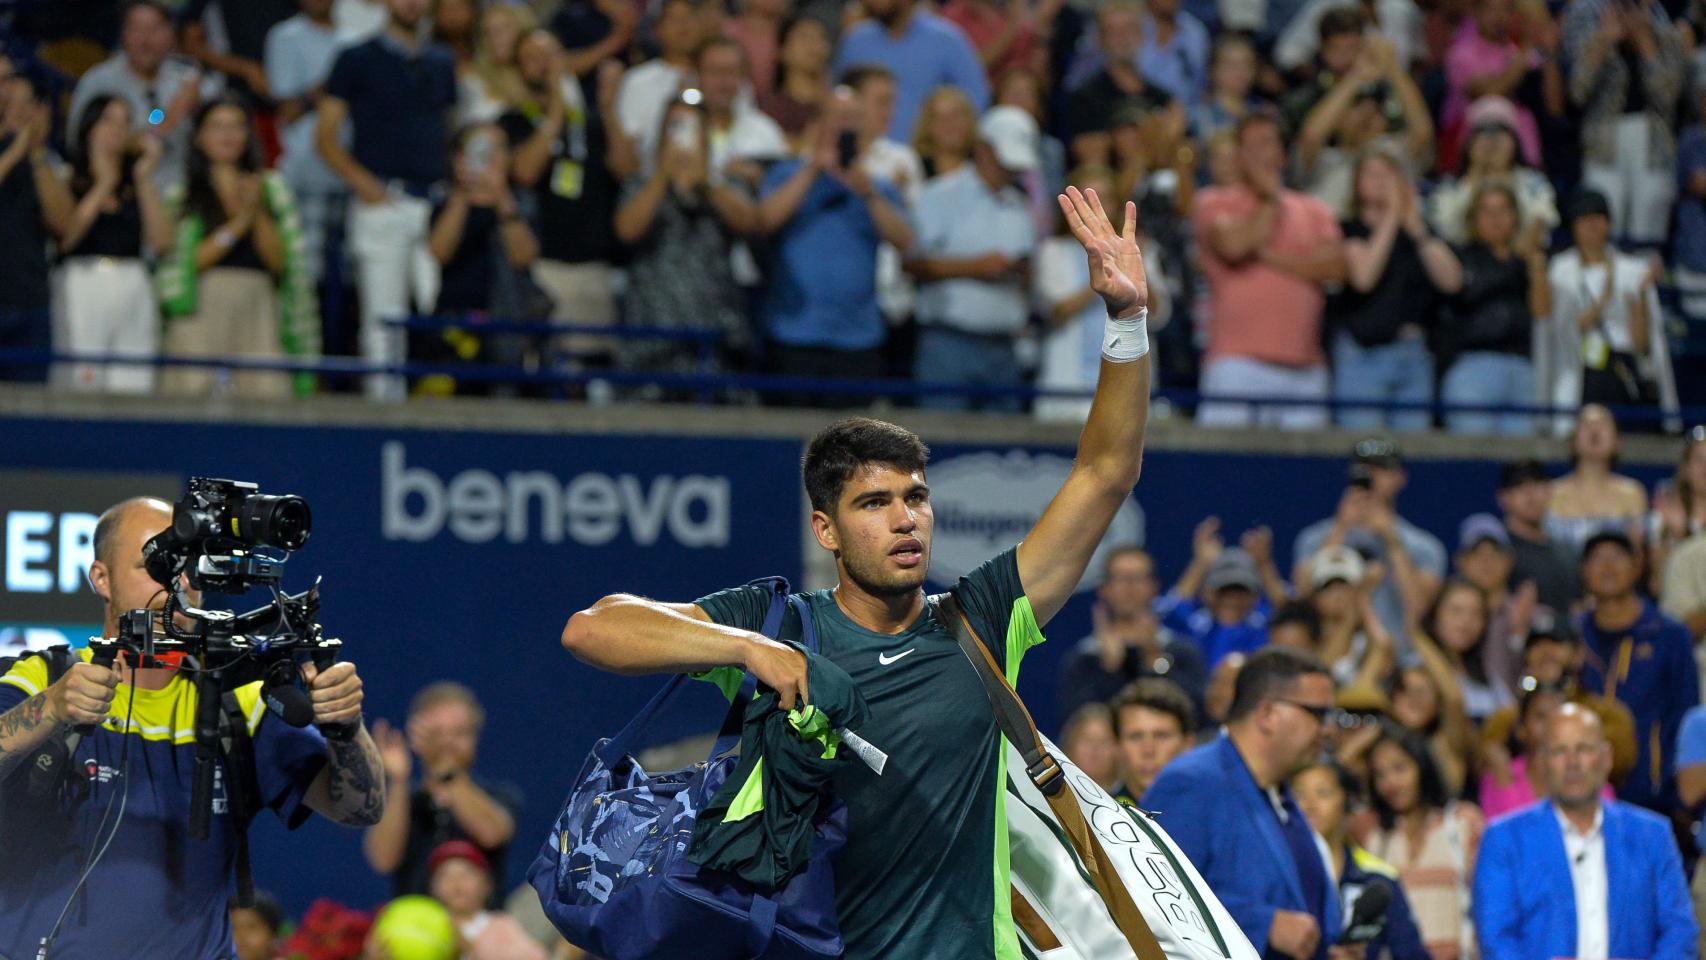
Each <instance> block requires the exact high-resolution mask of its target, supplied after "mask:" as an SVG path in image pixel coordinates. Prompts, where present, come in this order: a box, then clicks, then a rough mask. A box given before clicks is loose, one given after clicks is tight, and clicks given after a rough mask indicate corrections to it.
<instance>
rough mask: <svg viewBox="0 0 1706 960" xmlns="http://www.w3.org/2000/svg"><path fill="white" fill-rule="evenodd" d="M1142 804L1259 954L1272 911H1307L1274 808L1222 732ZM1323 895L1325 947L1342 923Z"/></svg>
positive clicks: (1171, 770) (1164, 775) (1174, 766)
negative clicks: (1188, 860) (1150, 812)
mask: <svg viewBox="0 0 1706 960" xmlns="http://www.w3.org/2000/svg"><path fill="white" fill-rule="evenodd" d="M1143 808H1144V809H1145V810H1151V811H1154V812H1155V816H1156V820H1157V822H1159V823H1160V824H1161V826H1162V827H1163V828H1165V829H1166V831H1167V833H1168V835H1169V836H1171V837H1172V838H1173V842H1174V843H1177V844H1178V845H1179V849H1180V850H1183V851H1184V852H1185V856H1187V857H1189V858H1190V860H1191V864H1192V865H1193V866H1195V867H1196V868H1197V872H1199V873H1201V874H1202V876H1203V879H1204V880H1206V881H1208V885H1209V889H1211V890H1213V891H1214V894H1215V896H1217V897H1219V898H1220V902H1221V903H1222V904H1224V905H1225V906H1226V910H1227V912H1228V913H1230V914H1231V915H1232V919H1234V920H1236V921H1237V922H1238V926H1239V927H1240V928H1241V929H1243V931H1244V935H1245V936H1247V937H1249V938H1250V943H1251V944H1252V945H1253V946H1254V947H1255V948H1256V949H1257V950H1258V951H1260V952H1261V953H1264V954H1266V953H1267V952H1268V930H1269V928H1270V927H1271V926H1272V925H1273V920H1274V911H1275V910H1295V911H1297V912H1299V913H1308V912H1310V911H1309V906H1308V901H1306V900H1305V899H1304V896H1303V881H1301V880H1300V879H1298V876H1297V865H1296V864H1295V863H1294V862H1293V861H1292V858H1291V848H1290V847H1288V846H1286V842H1285V835H1284V834H1283V833H1281V832H1280V825H1279V819H1278V818H1277V817H1275V816H1274V810H1273V805H1272V804H1270V803H1269V802H1268V797H1267V794H1266V793H1264V792H1263V791H1262V789H1261V788H1260V787H1258V786H1256V780H1255V778H1254V777H1252V776H1251V775H1250V768H1249V767H1247V766H1245V765H1244V758H1243V757H1241V756H1239V755H1238V749H1237V748H1236V747H1234V746H1233V745H1232V740H1231V739H1230V738H1228V737H1227V736H1226V735H1225V734H1221V735H1220V737H1219V738H1218V739H1216V740H1214V741H1213V742H1211V743H1206V744H1204V745H1202V746H1200V747H1197V748H1196V749H1195V750H1192V751H1191V752H1189V753H1187V754H1185V755H1183V756H1181V757H1179V758H1178V759H1176V760H1174V761H1173V762H1172V763H1169V764H1167V766H1166V768H1165V769H1163V770H1162V771H1161V775H1160V776H1158V777H1156V778H1155V782H1154V783H1153V784H1151V785H1150V787H1149V792H1147V793H1145V794H1144V795H1143ZM1328 882H1329V883H1331V882H1332V877H1331V875H1329V876H1328ZM1326 899H1327V923H1326V929H1324V930H1323V931H1322V934H1323V936H1322V938H1321V942H1322V943H1323V944H1328V943H1332V942H1333V941H1334V940H1336V939H1337V938H1338V935H1339V932H1340V930H1341V929H1342V928H1343V926H1344V921H1343V919H1342V918H1341V915H1340V908H1339V897H1338V894H1337V891H1334V890H1329V891H1328V894H1327V898H1326ZM1324 949H1325V948H1324V947H1323V950H1324ZM1318 952H1320V951H1318ZM1301 960H1308V958H1307V957H1305V958H1301Z"/></svg>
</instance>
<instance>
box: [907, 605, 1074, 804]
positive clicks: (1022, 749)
mask: <svg viewBox="0 0 1706 960" xmlns="http://www.w3.org/2000/svg"><path fill="white" fill-rule="evenodd" d="M936 603H937V608H938V609H939V610H940V611H941V613H942V615H943V619H944V620H945V622H946V624H947V626H948V629H949V630H950V631H952V633H953V634H954V641H955V642H956V643H958V644H959V645H960V650H961V652H963V653H964V654H965V655H966V659H967V660H970V661H971V664H972V667H974V668H975V669H976V671H977V678H978V679H979V680H980V681H982V682H983V693H984V696H987V697H988V698H989V705H990V707H991V708H992V709H994V711H995V722H996V725H998V726H999V727H1000V728H1001V730H1002V732H1003V733H1005V734H1006V735H1007V740H1008V742H1009V743H1011V744H1013V746H1015V747H1017V748H1018V749H1019V753H1020V755H1021V756H1023V757H1024V758H1025V775H1026V776H1028V777H1030V778H1031V782H1032V783H1033V784H1036V787H1037V789H1038V790H1041V791H1042V792H1043V794H1044V795H1045V796H1048V795H1052V794H1055V793H1059V792H1060V789H1061V787H1063V786H1064V785H1065V783H1066V781H1065V778H1064V777H1063V776H1062V774H1061V769H1060V764H1059V763H1057V762H1056V761H1055V759H1054V757H1052V756H1050V755H1049V752H1048V751H1047V750H1046V749H1044V748H1043V739H1042V736H1041V735H1040V734H1038V733H1037V724H1036V721H1034V720H1032V719H1031V712H1030V711H1029V710H1027V709H1025V703H1024V701H1022V700H1020V699H1019V695H1018V694H1017V693H1015V692H1014V691H1013V686H1012V685H1011V684H1009V683H1008V682H1007V678H1006V677H1005V676H1003V675H1002V673H1001V666H1000V665H999V664H997V663H996V662H995V656H994V655H993V654H992V653H990V650H989V645H988V644H985V643H984V642H983V638H981V637H979V636H978V635H977V631H976V630H974V629H972V625H971V620H969V619H968V618H967V617H966V614H965V610H963V609H962V608H961V607H960V602H959V600H958V599H956V598H955V597H954V595H953V594H952V593H944V594H942V596H941V597H940V598H939V599H938V600H937V601H936Z"/></svg>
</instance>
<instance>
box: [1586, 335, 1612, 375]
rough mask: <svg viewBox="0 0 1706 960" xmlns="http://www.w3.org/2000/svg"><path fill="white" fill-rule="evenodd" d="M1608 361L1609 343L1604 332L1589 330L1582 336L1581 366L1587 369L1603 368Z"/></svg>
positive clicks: (1609, 355)
mask: <svg viewBox="0 0 1706 960" xmlns="http://www.w3.org/2000/svg"><path fill="white" fill-rule="evenodd" d="M1610 362H1611V344H1610V343H1609V342H1607V341H1606V339H1605V334H1603V333H1600V332H1599V331H1598V330H1589V331H1588V332H1587V335H1586V336H1584V337H1582V366H1584V367H1586V368H1588V369H1589V370H1604V369H1605V366H1606V364H1608V363H1610Z"/></svg>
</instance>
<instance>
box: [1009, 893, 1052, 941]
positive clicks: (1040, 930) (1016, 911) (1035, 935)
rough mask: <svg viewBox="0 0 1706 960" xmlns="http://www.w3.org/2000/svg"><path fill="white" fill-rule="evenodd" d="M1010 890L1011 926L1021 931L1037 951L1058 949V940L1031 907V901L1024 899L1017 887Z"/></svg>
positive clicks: (1034, 908)
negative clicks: (1011, 893)
mask: <svg viewBox="0 0 1706 960" xmlns="http://www.w3.org/2000/svg"><path fill="white" fill-rule="evenodd" d="M1010 889H1011V890H1012V891H1013V925H1014V926H1016V927H1018V928H1019V929H1020V930H1023V931H1024V932H1025V937H1026V939H1028V940H1030V941H1031V946H1033V947H1036V948H1037V949H1038V950H1054V949H1056V948H1058V947H1059V946H1060V938H1059V937H1057V936H1055V935H1054V930H1053V929H1051V928H1050V927H1049V925H1048V921H1047V920H1044V919H1043V916H1042V914H1040V913H1038V912H1037V908H1036V907H1033V906H1031V901H1029V900H1026V899H1025V895H1024V894H1022V893H1020V892H1019V888H1018V887H1011V888H1010Z"/></svg>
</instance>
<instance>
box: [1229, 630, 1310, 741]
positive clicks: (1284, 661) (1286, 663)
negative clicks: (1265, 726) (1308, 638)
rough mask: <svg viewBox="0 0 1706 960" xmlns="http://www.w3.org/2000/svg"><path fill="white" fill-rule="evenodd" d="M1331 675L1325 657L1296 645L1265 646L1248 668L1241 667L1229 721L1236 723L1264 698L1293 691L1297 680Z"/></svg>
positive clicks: (1249, 663) (1234, 688)
mask: <svg viewBox="0 0 1706 960" xmlns="http://www.w3.org/2000/svg"><path fill="white" fill-rule="evenodd" d="M1314 675H1320V676H1323V677H1330V676H1332V674H1330V673H1328V672H1327V666H1326V664H1324V663H1322V662H1321V658H1320V657H1317V656H1315V655H1314V654H1313V653H1309V652H1307V651H1304V650H1297V649H1294V648H1292V647H1263V648H1262V649H1260V650H1257V651H1256V652H1255V653H1253V654H1251V655H1250V659H1249V660H1248V661H1247V662H1246V663H1245V664H1244V669H1242V670H1240V671H1238V683H1237V685H1236V686H1234V687H1233V689H1232V708H1231V709H1230V710H1228V711H1226V722H1227V723H1236V722H1237V721H1239V720H1242V719H1244V718H1245V717H1248V716H1249V715H1250V714H1252V713H1255V712H1256V708H1257V707H1259V706H1261V705H1262V704H1263V702H1265V701H1268V700H1272V699H1273V698H1274V697H1276V696H1278V695H1280V694H1282V693H1285V692H1287V691H1289V690H1290V689H1291V688H1292V687H1293V686H1295V685H1296V684H1297V681H1298V680H1300V679H1302V678H1303V677H1307V676H1314Z"/></svg>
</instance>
